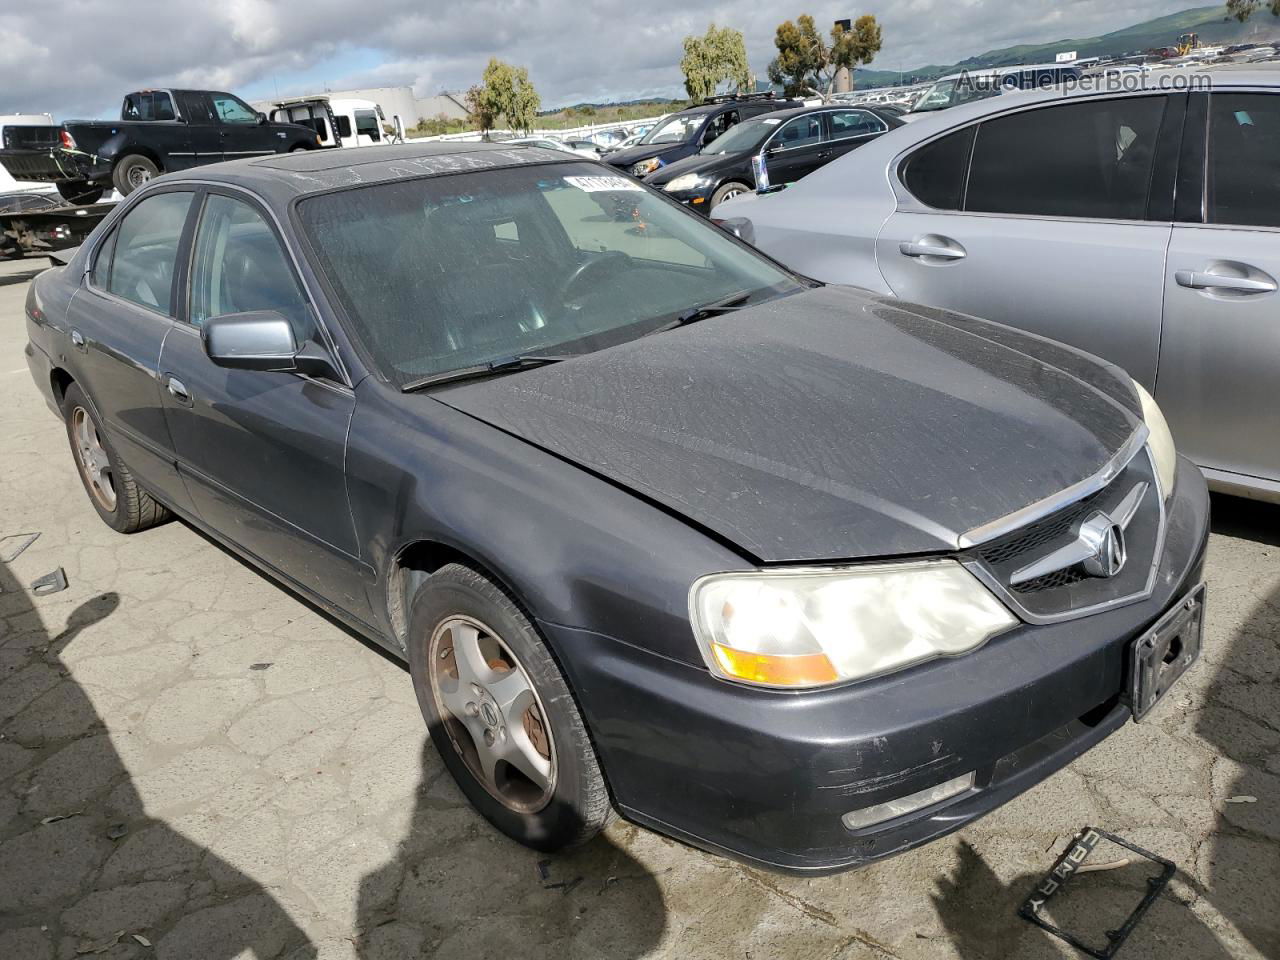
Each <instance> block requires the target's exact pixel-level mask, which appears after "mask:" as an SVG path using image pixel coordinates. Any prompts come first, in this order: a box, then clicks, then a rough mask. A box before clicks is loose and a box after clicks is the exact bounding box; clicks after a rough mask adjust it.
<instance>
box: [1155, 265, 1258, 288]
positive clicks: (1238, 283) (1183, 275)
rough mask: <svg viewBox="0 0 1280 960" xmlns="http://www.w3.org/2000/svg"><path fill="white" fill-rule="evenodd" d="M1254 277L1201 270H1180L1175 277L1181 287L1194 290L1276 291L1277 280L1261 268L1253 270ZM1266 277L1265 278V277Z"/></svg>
mask: <svg viewBox="0 0 1280 960" xmlns="http://www.w3.org/2000/svg"><path fill="white" fill-rule="evenodd" d="M1250 272H1252V273H1254V274H1255V276H1253V277H1229V276H1224V275H1223V274H1220V273H1212V272H1210V271H1207V270H1206V271H1201V270H1178V271H1177V272H1175V273H1174V275H1173V279H1174V281H1175V282H1177V284H1178V286H1180V287H1189V288H1191V289H1192V290H1229V291H1231V292H1232V293H1274V292H1275V290H1276V282H1275V281H1274V280H1272V279H1271V278H1270V277H1268V276H1267V275H1266V274H1265V273H1263V272H1262V271H1261V270H1256V269H1255V270H1251V271H1250ZM1264 278H1265V279H1264Z"/></svg>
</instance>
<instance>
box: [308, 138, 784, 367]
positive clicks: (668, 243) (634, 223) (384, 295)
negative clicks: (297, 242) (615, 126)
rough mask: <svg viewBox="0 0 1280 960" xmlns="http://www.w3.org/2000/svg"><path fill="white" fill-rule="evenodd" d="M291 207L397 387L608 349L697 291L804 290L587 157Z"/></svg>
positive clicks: (692, 300) (373, 189)
mask: <svg viewBox="0 0 1280 960" xmlns="http://www.w3.org/2000/svg"><path fill="white" fill-rule="evenodd" d="M298 214H299V217H300V218H301V222H302V227H303V231H304V233H305V235H306V237H307V239H308V240H309V242H310V245H311V248H312V249H313V250H314V251H315V253H316V256H317V260H318V265H319V267H320V269H322V270H323V271H324V273H325V274H326V276H327V277H328V279H329V281H330V282H331V283H332V284H333V287H334V289H335V291H336V293H337V295H338V300H339V302H340V303H341V305H342V307H343V309H344V312H345V313H346V315H347V319H348V321H349V323H350V325H351V332H352V333H353V334H354V335H355V336H356V337H357V338H358V339H359V340H360V341H361V342H362V343H363V344H364V346H365V347H366V349H367V351H368V353H369V354H370V355H371V356H372V358H373V359H374V362H375V364H376V365H377V366H378V368H379V369H380V370H381V371H382V372H383V373H384V375H385V376H386V377H387V378H388V379H389V380H391V381H392V382H394V383H397V384H404V383H407V382H409V381H412V380H415V379H417V378H419V377H422V376H426V375H430V374H434V373H440V372H444V371H449V370H455V369H459V368H462V367H468V366H472V365H476V364H483V363H487V362H491V361H494V360H500V359H504V358H510V357H512V356H515V355H520V354H539V353H545V352H549V351H550V352H556V353H582V352H587V351H590V350H597V349H602V348H604V347H607V346H611V345H613V344H616V343H620V342H623V341H625V340H631V339H634V338H636V337H638V336H641V335H643V334H646V333H650V332H652V331H654V330H656V329H657V328H658V327H660V326H662V325H663V324H665V323H668V322H670V321H672V320H673V319H675V318H676V317H678V316H679V315H680V314H681V313H683V312H685V311H687V310H689V309H690V308H691V307H695V306H698V305H701V304H706V303H709V302H712V301H715V300H718V299H722V298H725V297H729V296H735V295H738V294H745V295H748V296H749V298H750V299H752V300H757V301H758V300H762V299H768V298H771V297H774V296H779V295H782V294H784V293H790V292H794V291H797V290H800V289H803V288H802V286H801V285H800V283H799V282H798V281H797V280H795V279H794V278H793V277H792V276H790V275H789V274H787V273H786V272H785V271H784V270H782V269H781V268H779V267H776V266H774V265H773V264H771V263H770V262H768V261H767V260H765V259H763V258H762V257H760V256H759V255H757V254H755V253H754V252H753V251H751V250H748V249H745V248H744V247H742V246H741V245H739V244H738V243H736V242H735V241H733V240H732V239H731V238H730V237H729V236H728V235H726V234H725V233H723V232H722V231H721V230H719V228H717V227H715V226H713V225H711V224H709V223H708V222H707V221H706V220H705V219H703V218H702V217H698V216H695V215H692V214H689V213H688V212H686V211H684V210H682V209H680V208H678V207H675V206H673V205H671V204H669V203H667V202H666V201H664V200H663V199H661V198H659V197H658V196H656V195H655V194H654V193H652V192H651V191H650V190H648V189H647V188H644V187H642V186H640V185H639V184H636V183H635V182H634V181H632V180H630V179H628V178H626V177H622V176H618V175H613V174H603V173H601V168H600V167H599V166H598V165H596V164H591V163H577V162H572V161H570V162H566V163H556V164H540V165H536V166H525V167H513V168H508V169H503V170H493V171H488V172H478V173H470V174H458V175H452V176H442V177H434V178H423V179H417V180H403V181H397V182H393V183H383V184H376V185H372V186H368V187H361V188H354V189H349V190H345V191H340V192H336V193H330V194H325V195H321V196H316V197H312V198H309V199H305V200H303V201H302V202H301V203H300V204H299V206H298Z"/></svg>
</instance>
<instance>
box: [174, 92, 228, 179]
mask: <svg viewBox="0 0 1280 960" xmlns="http://www.w3.org/2000/svg"><path fill="white" fill-rule="evenodd" d="M174 98H175V99H176V100H177V101H178V108H179V109H180V110H181V111H182V116H183V117H184V118H185V119H186V121H187V129H188V130H189V131H190V134H191V156H190V158H189V159H190V162H189V163H188V164H186V165H187V166H197V165H199V164H202V163H216V162H217V161H219V160H221V159H222V127H221V125H220V124H219V123H218V121H217V118H216V117H215V116H214V113H213V104H212V103H210V101H209V98H208V96H206V95H205V94H203V93H201V92H200V91H198V90H178V91H175V92H174Z"/></svg>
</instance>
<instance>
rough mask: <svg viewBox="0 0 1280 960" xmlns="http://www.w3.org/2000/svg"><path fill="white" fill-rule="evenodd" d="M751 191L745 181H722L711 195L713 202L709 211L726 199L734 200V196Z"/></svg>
mask: <svg viewBox="0 0 1280 960" xmlns="http://www.w3.org/2000/svg"><path fill="white" fill-rule="evenodd" d="M750 191H751V188H750V187H748V186H747V185H746V184H745V183H738V182H737V181H735V180H730V181H729V182H728V183H722V184H720V186H719V187H717V188H716V192H715V193H713V194H712V195H711V203H710V204H709V205H708V207H707V211H708V212H710V211H712V210H714V209H715V208H716V207H718V206H720V204H722V203H724V202H725V201H726V200H732V199H733V198H734V197H737V196H740V195H741V194H744V193H749V192H750Z"/></svg>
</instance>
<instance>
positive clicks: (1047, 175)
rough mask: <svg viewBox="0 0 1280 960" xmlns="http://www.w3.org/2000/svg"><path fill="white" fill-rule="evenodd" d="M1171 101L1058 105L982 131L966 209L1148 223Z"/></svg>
mask: <svg viewBox="0 0 1280 960" xmlns="http://www.w3.org/2000/svg"><path fill="white" fill-rule="evenodd" d="M1166 102H1167V98H1166V97H1163V96H1159V97H1132V98H1126V99H1117V100H1100V101H1093V102H1089V103H1071V104H1065V105H1054V106H1051V107H1044V108H1041V109H1039V110H1028V111H1025V112H1023V113H1017V114H1014V115H1012V116H1006V117H998V118H996V119H994V120H988V121H986V122H985V123H983V124H981V125H979V127H978V134H977V141H976V142H975V144H974V148H973V161H972V164H971V166H970V171H969V186H968V190H967V193H966V197H965V203H964V209H966V210H972V211H976V212H980V213H1013V214H1031V215H1037V216H1050V217H1091V218H1098V219H1115V220H1141V219H1143V218H1145V217H1146V212H1147V197H1148V194H1149V193H1150V191H1151V168H1152V164H1153V162H1154V160H1155V145H1156V136H1157V134H1158V133H1159V132H1160V121H1161V120H1162V119H1163V117H1164V111H1165V105H1166Z"/></svg>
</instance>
